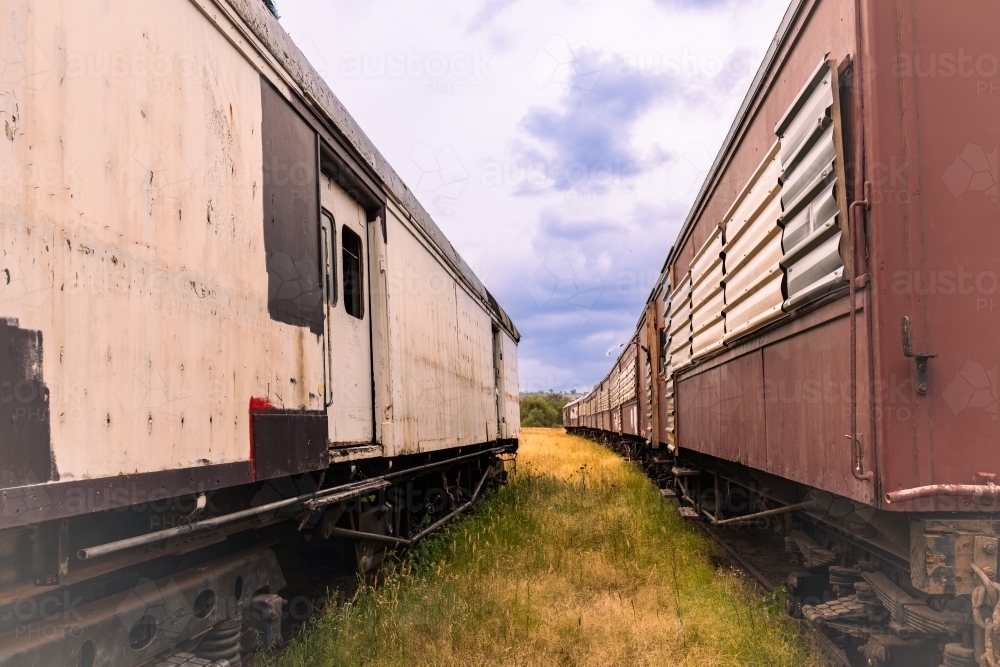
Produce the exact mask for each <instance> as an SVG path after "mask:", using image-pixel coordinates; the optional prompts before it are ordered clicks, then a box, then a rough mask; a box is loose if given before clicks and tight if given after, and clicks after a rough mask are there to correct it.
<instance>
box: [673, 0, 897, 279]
mask: <svg viewBox="0 0 1000 667" xmlns="http://www.w3.org/2000/svg"><path fill="white" fill-rule="evenodd" d="M854 4H855V0H804V1H802V2H794V3H793V4H792V8H791V10H790V14H791V15H790V16H789V17H788V18H789V19H790V22H789V26H788V31H787V34H786V35H785V39H784V40H783V41H781V42H776V43H775V45H774V48H775V49H776V51H775V53H774V59H775V66H774V67H773V68H772V69H770V70H768V71H763V72H759V73H758V76H760V77H761V80H760V89H759V91H758V95H757V96H756V97H752V93H753V92H754V91H751V93H750V94H748V96H747V98H746V100H745V102H744V104H745V105H746V115H745V117H743V118H742V120H741V119H739V118H738V119H737V121H736V122H735V123H734V124H733V127H732V129H731V130H730V137H728V138H727V144H726V145H724V147H723V150H722V152H720V155H719V157H718V158H717V162H718V164H717V166H716V167H713V171H712V172H710V173H709V175H708V176H707V178H706V181H705V185H704V192H703V193H701V194H699V198H698V200H696V202H695V206H694V208H693V209H692V214H691V215H692V217H691V219H690V220H689V223H690V229H689V231H688V233H687V234H686V235H685V236H683V237H682V238H681V239H679V244H678V246H677V247H676V248H675V250H674V254H672V259H671V261H672V262H674V263H675V265H676V272H677V276H678V277H681V276H683V275H684V274H685V273H687V272H688V271H689V269H690V265H691V261H692V259H693V257H694V254H695V252H697V250H698V248H700V247H701V246H702V244H704V242H705V239H707V238H708V236H709V235H710V234H711V229H712V227H714V226H715V225H716V224H717V223H718V222H719V221H720V220H723V219H724V217H725V215H726V212H727V211H728V210H729V209H730V207H731V206H732V204H733V202H734V201H735V200H736V198H737V197H738V196H739V193H740V191H741V190H742V189H743V186H744V185H745V184H746V183H747V181H749V180H750V178H751V176H752V175H753V173H754V172H755V171H756V169H757V166H758V165H759V164H760V163H761V161H762V160H763V159H764V156H765V155H767V153H768V151H769V149H770V148H771V146H772V145H773V144H774V126H775V124H776V123H777V122H778V120H779V119H780V118H781V117H782V115H784V113H785V111H786V110H787V109H788V107H789V105H790V104H791V102H792V101H793V100H794V98H795V96H796V95H797V94H798V92H799V91H800V90H801V88H802V83H803V81H805V80H806V79H807V77H808V76H809V74H810V73H811V72H812V71H813V70H814V69H815V67H816V63H818V62H819V61H820V60H821V59H822V58H824V56H826V55H827V54H828V56H829V57H830V58H834V59H836V60H838V61H840V60H843V59H844V58H845V57H846V56H848V55H849V54H852V53H854V51H855V44H854V42H855V30H854V26H855V7H854ZM765 65H766V63H765ZM886 67H889V68H890V69H891V65H886ZM884 71H890V70H888V69H887V70H884ZM687 224H688V223H686V225H687Z"/></svg>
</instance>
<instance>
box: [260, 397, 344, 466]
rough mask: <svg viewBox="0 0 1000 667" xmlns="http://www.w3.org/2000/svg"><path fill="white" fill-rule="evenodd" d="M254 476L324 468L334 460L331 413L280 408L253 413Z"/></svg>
mask: <svg viewBox="0 0 1000 667" xmlns="http://www.w3.org/2000/svg"><path fill="white" fill-rule="evenodd" d="M253 436H254V438H253V440H254V441H253V447H254V456H253V464H254V471H253V472H254V478H255V479H274V478H276V477H286V476H288V475H298V474H301V473H304V472H308V471H310V470H322V469H323V468H325V467H326V466H327V465H329V463H330V454H329V450H328V447H327V440H326V438H327V415H326V414H324V413H322V412H319V413H317V412H313V413H308V412H306V413H303V412H298V411H288V410H280V411H273V412H260V413H257V414H255V415H254V416H253Z"/></svg>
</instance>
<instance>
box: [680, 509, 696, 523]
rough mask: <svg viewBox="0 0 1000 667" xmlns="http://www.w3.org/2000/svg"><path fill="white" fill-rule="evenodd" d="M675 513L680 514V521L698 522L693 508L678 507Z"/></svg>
mask: <svg viewBox="0 0 1000 667" xmlns="http://www.w3.org/2000/svg"><path fill="white" fill-rule="evenodd" d="M677 511H678V512H679V513H680V515H681V518H682V519H687V520H688V521H697V520H698V512H697V511H695V509H694V508H693V507H678V508H677Z"/></svg>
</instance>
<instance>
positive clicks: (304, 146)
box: [261, 78, 324, 334]
mask: <svg viewBox="0 0 1000 667" xmlns="http://www.w3.org/2000/svg"><path fill="white" fill-rule="evenodd" d="M261 111H262V114H263V121H262V128H261V138H262V141H263V146H264V187H263V193H264V250H265V253H266V255H267V287H268V289H267V310H268V313H269V314H270V316H271V319H273V320H276V321H278V322H284V323H285V324H291V325H294V326H298V327H307V328H308V329H309V330H310V331H312V332H313V333H315V334H322V333H323V317H324V313H323V287H322V283H321V280H320V266H321V263H320V247H319V155H318V154H317V150H318V148H317V138H316V133H315V132H314V131H313V129H312V128H311V127H310V126H309V125H308V124H306V122H305V121H304V120H303V119H302V117H301V116H299V115H298V114H297V113H296V112H295V110H294V109H293V108H292V106H291V105H290V104H289V103H288V102H287V101H286V100H285V98H284V97H282V96H281V94H280V93H279V92H278V91H277V90H275V89H274V88H273V87H272V86H271V84H270V83H268V82H267V80H266V79H264V78H261Z"/></svg>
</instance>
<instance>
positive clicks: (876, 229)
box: [864, 0, 1000, 511]
mask: <svg viewBox="0 0 1000 667" xmlns="http://www.w3.org/2000/svg"><path fill="white" fill-rule="evenodd" d="M865 9H866V12H865V17H864V18H865V21H866V23H867V24H868V25H870V26H872V28H871V29H870V30H869V31H867V33H866V49H868V50H869V52H870V53H871V54H872V59H871V62H870V64H867V69H866V76H865V80H866V86H865V88H864V90H865V99H866V105H865V113H866V116H865V128H866V136H865V144H866V147H867V152H868V154H867V156H866V159H867V161H868V164H869V165H870V167H869V170H868V178H869V180H871V181H872V185H873V193H872V195H873V196H872V202H873V204H872V209H871V211H870V212H869V213H868V216H867V218H868V228H869V230H870V231H869V233H870V235H871V238H870V239H869V243H870V252H871V253H872V257H873V259H872V261H871V264H870V267H869V270H870V271H871V274H872V280H873V282H874V286H875V289H874V291H873V295H872V296H873V299H874V303H875V309H874V312H875V313H876V316H877V322H876V325H875V330H876V332H877V335H878V340H879V346H878V348H877V351H878V354H877V357H876V359H875V365H876V370H877V377H876V380H877V382H878V383H879V386H883V387H889V388H890V391H889V392H887V394H888V397H887V401H886V402H885V403H884V404H883V406H882V407H883V410H882V413H883V415H884V418H883V419H882V420H880V421H879V422H878V429H879V442H880V443H881V447H880V449H881V460H880V464H879V465H880V472H881V476H882V483H883V488H884V490H885V491H895V490H898V489H901V488H912V487H917V486H923V485H929V484H945V483H949V484H969V483H972V481H973V477H974V475H975V474H976V473H978V472H987V473H994V472H996V473H1000V430H998V428H1000V427H998V423H1000V422H998V419H997V370H996V369H997V364H998V361H1000V338H998V336H997V331H998V330H1000V298H998V297H1000V292H998V290H997V276H1000V254H998V253H997V247H998V241H1000V223H998V220H1000V206H998V198H997V189H996V188H997V182H998V177H997V146H998V145H1000V125H998V123H997V119H998V118H1000V73H998V72H997V68H996V62H997V57H998V53H997V40H996V29H995V27H996V25H997V24H998V23H1000V5H997V3H995V2H988V1H985V0H974V1H970V2H967V3H963V4H962V6H961V11H955V9H956V8H955V7H954V6H949V5H946V4H940V3H928V2H915V1H913V0H904V1H903V2H899V3H894V4H893V5H889V6H887V5H885V4H884V3H878V2H867V3H866V4H865ZM890 36H892V37H891V38H890ZM883 72H884V73H886V74H883ZM883 80H887V81H891V83H892V85H884V84H882V83H880V82H881V81H883ZM890 121H891V122H890ZM875 167H877V168H878V169H880V171H875V169H874V168H875ZM886 167H892V170H886ZM903 316H907V317H910V319H911V321H912V323H913V344H914V347H915V348H916V349H917V350H920V351H928V352H933V353H937V354H938V355H939V356H938V357H936V358H933V359H931V360H930V361H929V362H928V364H929V385H928V392H927V394H926V395H920V394H918V393H917V391H916V384H917V383H916V374H915V363H914V360H913V359H908V358H906V357H905V356H904V355H903V351H902V344H901V340H900V318H902V317H903ZM901 416H906V417H907V418H905V419H904V418H901ZM887 509H893V510H897V509H898V510H904V509H919V510H922V511H934V510H938V511H950V510H971V509H974V504H973V503H972V501H971V499H970V498H965V499H949V498H943V499H939V500H937V501H935V500H933V499H929V500H925V501H920V502H917V503H912V504H910V503H905V504H894V505H891V506H889V507H888V508H887ZM991 509H995V507H994V508H991Z"/></svg>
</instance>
